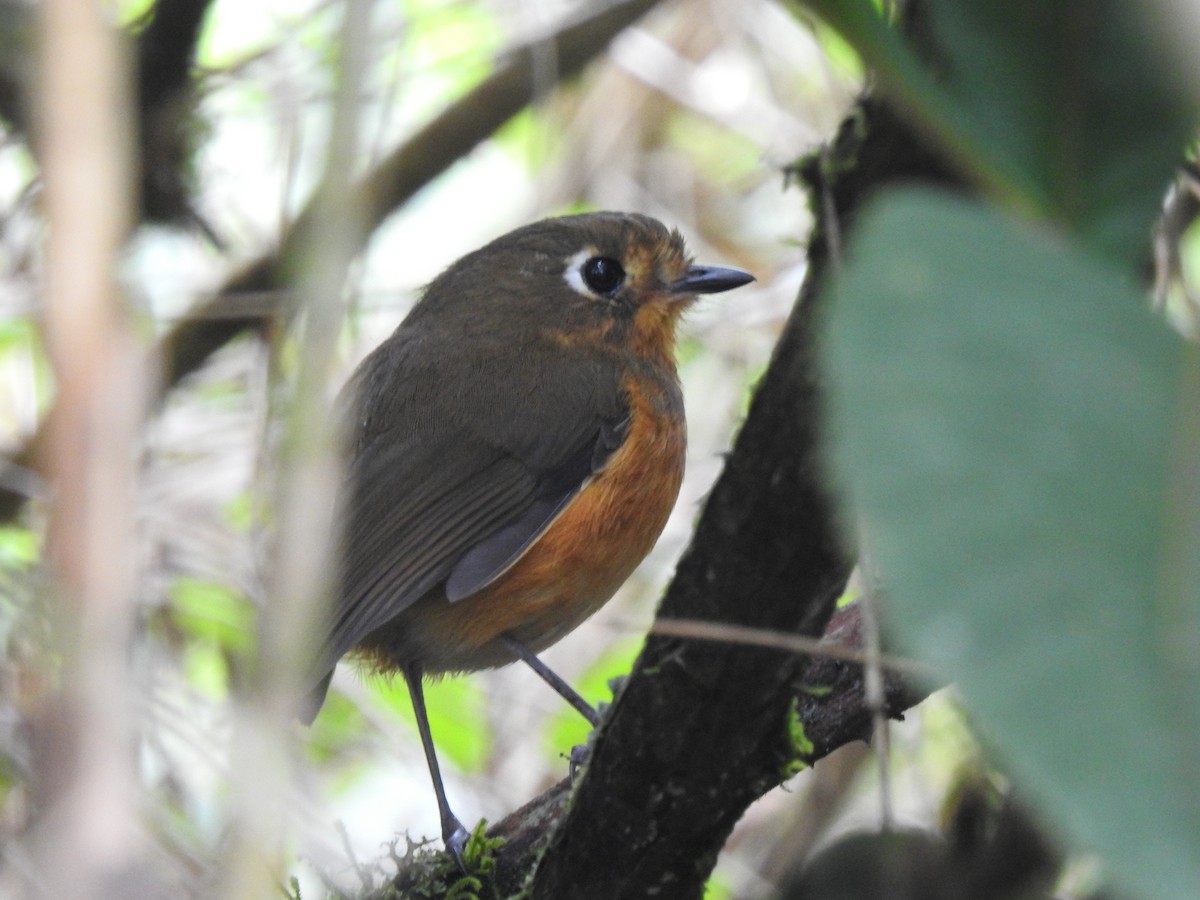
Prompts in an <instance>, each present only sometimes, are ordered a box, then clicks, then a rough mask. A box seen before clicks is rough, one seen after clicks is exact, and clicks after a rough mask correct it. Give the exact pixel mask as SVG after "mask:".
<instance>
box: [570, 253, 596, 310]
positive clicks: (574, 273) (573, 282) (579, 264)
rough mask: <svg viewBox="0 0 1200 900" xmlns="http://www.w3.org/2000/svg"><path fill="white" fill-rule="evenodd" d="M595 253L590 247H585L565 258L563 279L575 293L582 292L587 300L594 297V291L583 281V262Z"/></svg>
mask: <svg viewBox="0 0 1200 900" xmlns="http://www.w3.org/2000/svg"><path fill="white" fill-rule="evenodd" d="M595 255H596V251H595V250H594V249H592V248H591V247H585V248H584V249H582V250H580V251H579V252H578V253H576V254H575V255H574V256H572V257H571V258H570V259H568V260H567V268H566V269H565V270H564V271H563V280H564V281H566V283H567V284H569V285H570V286H571V290H573V291H574V292H575V293H577V294H582V295H583V296H585V297H587V298H588V299H589V300H594V299H595V298H596V292H595V291H593V290H592V289H591V288H590V287H588V286H587V285H586V284H585V283H584V281H583V264H584V263H585V262H587V261H588V260H589V259H591V258H592V257H593V256H595Z"/></svg>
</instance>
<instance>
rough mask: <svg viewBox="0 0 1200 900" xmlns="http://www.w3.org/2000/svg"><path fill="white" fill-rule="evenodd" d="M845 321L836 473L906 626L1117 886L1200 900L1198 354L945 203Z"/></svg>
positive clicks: (860, 249) (874, 278)
mask: <svg viewBox="0 0 1200 900" xmlns="http://www.w3.org/2000/svg"><path fill="white" fill-rule="evenodd" d="M834 299H835V304H834V306H833V308H832V309H831V312H830V315H829V318H828V320H827V321H826V323H825V325H826V326H827V327H826V334H825V341H824V345H823V364H824V366H825V369H826V372H827V376H828V378H829V390H830V413H831V423H830V425H831V429H830V430H831V436H832V437H831V447H830V456H831V464H832V466H833V468H834V470H835V471H836V472H837V474H838V478H839V481H840V483H841V484H842V485H843V486H844V490H845V493H846V495H847V496H848V498H849V500H850V501H851V507H852V509H853V511H854V513H855V521H856V523H857V524H858V526H859V528H860V529H861V533H862V534H863V535H864V536H865V539H866V546H867V548H868V550H869V553H870V558H871V560H872V562H873V563H874V565H875V567H876V568H877V570H878V573H879V574H880V576H881V578H882V579H883V581H884V586H885V590H886V592H887V594H888V596H889V597H890V599H891V601H892V602H891V605H890V606H889V613H890V622H891V624H892V625H893V626H894V627H895V629H896V631H897V632H898V634H899V635H900V637H901V638H902V640H903V642H904V643H906V644H907V647H908V650H909V652H911V653H913V654H914V655H916V656H917V657H919V658H920V659H923V660H925V661H926V662H928V663H930V664H933V665H934V666H936V667H938V668H939V669H940V670H941V671H942V672H944V673H946V674H947V675H948V676H950V677H952V678H953V679H954V680H955V681H957V683H958V684H959V686H960V687H961V689H962V691H963V692H964V694H965V695H966V697H967V699H968V701H969V704H970V706H971V707H972V708H973V709H974V710H975V711H976V712H977V713H978V714H979V716H980V718H981V720H982V724H983V725H984V728H985V733H986V734H987V735H988V736H989V737H990V738H992V739H993V740H994V741H995V743H996V745H997V746H998V748H999V750H1000V751H1001V752H1002V754H1003V755H1004V756H1005V757H1006V758H1007V760H1008V761H1009V763H1010V764H1011V766H1012V767H1013V769H1014V770H1015V771H1016V772H1017V773H1018V774H1020V775H1022V776H1023V778H1024V780H1025V781H1026V782H1027V783H1028V784H1030V785H1031V786H1033V787H1034V788H1036V789H1037V790H1038V791H1040V793H1041V796H1042V800H1043V809H1044V810H1045V811H1046V812H1047V814H1050V815H1053V816H1055V817H1057V818H1058V819H1059V820H1060V821H1061V822H1062V823H1064V824H1066V825H1068V826H1069V828H1070V829H1071V830H1072V831H1073V833H1074V834H1075V835H1076V836H1077V838H1079V839H1080V840H1082V841H1083V842H1085V843H1086V844H1088V845H1090V846H1092V847H1094V848H1096V849H1097V850H1098V851H1099V852H1100V853H1101V854H1102V855H1104V856H1105V857H1106V858H1107V859H1108V861H1109V862H1110V863H1111V864H1112V867H1113V871H1114V873H1115V874H1116V875H1117V876H1118V877H1120V878H1121V879H1123V880H1125V881H1126V882H1127V883H1129V884H1134V885H1137V886H1139V887H1140V889H1141V890H1142V891H1143V892H1144V893H1146V895H1147V896H1153V897H1155V898H1180V900H1183V898H1189V900H1190V898H1195V897H1197V896H1200V790H1197V788H1196V772H1197V771H1200V750H1198V748H1200V734H1198V733H1197V732H1198V728H1197V724H1196V723H1197V722H1198V721H1200V708H1198V705H1197V696H1198V695H1197V692H1196V690H1195V684H1196V662H1195V659H1194V656H1195V653H1196V651H1195V649H1194V648H1195V647H1196V639H1195V637H1196V632H1195V630H1191V627H1192V626H1193V625H1194V623H1195V622H1196V621H1197V620H1198V618H1200V616H1198V613H1200V610H1198V609H1197V607H1198V606H1200V597H1198V596H1197V592H1196V586H1195V585H1194V584H1193V585H1189V586H1186V587H1183V586H1181V585H1180V583H1179V581H1178V579H1176V580H1175V581H1174V582H1172V581H1171V580H1169V579H1165V578H1164V575H1165V574H1166V571H1165V570H1166V568H1167V567H1168V563H1170V562H1171V560H1170V559H1169V556H1168V554H1167V549H1168V548H1170V547H1172V546H1176V547H1178V546H1179V543H1180V542H1179V541H1178V540H1175V539H1173V538H1172V536H1171V534H1170V530H1169V528H1168V526H1169V525H1170V524H1172V523H1174V522H1176V521H1177V520H1186V519H1185V517H1179V516H1176V517H1175V518H1173V519H1168V512H1169V510H1168V497H1169V494H1170V492H1169V491H1168V487H1167V484H1168V477H1169V474H1170V471H1171V470H1170V458H1171V449H1172V447H1173V443H1174V441H1175V439H1176V438H1177V437H1178V436H1179V435H1177V434H1175V433H1174V429H1175V427H1176V425H1177V422H1176V413H1177V408H1178V405H1179V401H1180V387H1181V378H1182V371H1183V365H1182V364H1183V359H1184V356H1185V351H1184V345H1183V342H1182V341H1181V340H1180V339H1179V338H1178V336H1177V335H1176V334H1175V333H1174V332H1172V331H1170V330H1169V329H1168V328H1167V327H1166V326H1165V325H1164V324H1163V323H1162V322H1160V321H1159V320H1157V319H1156V318H1154V317H1153V316H1152V315H1151V314H1150V313H1149V312H1148V310H1147V307H1146V303H1145V299H1144V297H1143V296H1142V294H1141V293H1140V292H1139V291H1138V290H1137V289H1136V288H1135V287H1134V286H1133V285H1131V284H1130V283H1128V282H1127V281H1126V280H1125V279H1124V277H1123V276H1122V275H1121V273H1119V272H1116V271H1113V270H1110V269H1109V268H1107V267H1106V266H1104V265H1101V264H1099V263H1098V262H1097V261H1096V260H1095V259H1094V258H1092V257H1090V256H1088V255H1087V254H1085V253H1084V252H1082V251H1081V250H1080V249H1079V248H1078V247H1076V246H1074V245H1073V244H1072V243H1070V242H1069V241H1067V240H1066V239H1064V238H1063V236H1062V235H1061V234H1058V233H1056V232H1054V231H1052V230H1050V229H1039V228H1035V227H1033V226H1031V225H1029V224H1028V223H1018V222H1016V221H1014V220H1012V219H1011V218H1007V217H1005V216H1002V215H1000V214H998V213H996V212H994V211H992V210H988V209H985V208H983V207H980V206H976V205H973V204H969V203H966V202H964V201H961V200H954V199H950V198H949V197H946V196H942V195H939V194H934V193H930V192H916V191H910V192H904V193H898V194H893V195H891V196H890V197H887V198H886V199H885V200H883V201H882V202H880V203H878V204H877V205H876V206H875V207H874V208H873V209H871V210H870V211H868V212H867V213H864V216H863V218H862V220H861V222H860V225H859V231H858V234H857V239H856V242H855V244H854V245H853V246H852V247H851V254H850V258H849V261H848V267H847V269H846V271H845V272H844V274H843V277H841V278H840V279H839V280H838V283H837V284H836V290H835V297H834ZM1192 355H1193V368H1194V367H1195V365H1196V363H1195V360H1194V356H1195V353H1194V350H1193V351H1192ZM1193 443H1195V441H1193ZM1189 462H1190V464H1192V465H1194V460H1190V461H1189ZM1191 499H1192V500H1193V501H1194V500H1195V496H1194V495H1193V496H1192V498H1191ZM1192 516H1193V519H1194V518H1195V510H1194V509H1193V510H1192ZM1183 546H1184V548H1185V549H1184V552H1191V553H1194V552H1195V550H1196V547H1195V546H1194V545H1193V546H1188V545H1187V544H1186V542H1184V543H1183ZM1191 564H1192V565H1194V561H1192V563H1191ZM1185 568H1186V566H1185ZM1167 584H1174V586H1175V589H1174V590H1171V591H1169V592H1165V591H1164V585H1167ZM1181 622H1182V623H1185V625H1186V626H1187V627H1188V628H1189V630H1187V631H1185V632H1184V634H1186V635H1188V637H1187V638H1186V640H1184V641H1182V642H1181V641H1180V640H1179V639H1178V633H1179V631H1180V628H1181V625H1180V623H1181ZM1172 638H1175V640H1172ZM1181 643H1182V644H1184V645H1185V646H1186V647H1187V648H1190V649H1189V652H1185V653H1179V652H1178V651H1179V647H1180V644H1181Z"/></svg>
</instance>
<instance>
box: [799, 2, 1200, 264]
mask: <svg viewBox="0 0 1200 900" xmlns="http://www.w3.org/2000/svg"><path fill="white" fill-rule="evenodd" d="M806 5H807V6H810V7H811V8H813V9H814V10H815V11H816V12H817V13H818V14H819V15H820V16H821V17H822V18H823V19H824V20H825V21H826V22H827V23H828V24H829V25H831V26H832V27H834V28H836V29H837V30H838V31H839V32H840V33H841V34H842V35H843V36H844V37H845V38H846V40H847V41H849V42H850V43H851V44H852V45H853V46H854V47H855V49H857V50H858V52H859V53H861V54H862V56H863V58H864V59H865V60H866V61H867V62H868V63H869V64H870V66H871V68H872V70H873V71H874V72H875V74H876V75H877V77H878V79H879V81H880V85H881V87H882V88H883V90H884V91H885V92H887V93H888V94H890V95H891V96H892V97H893V98H894V99H895V100H896V101H898V102H899V103H900V104H901V105H902V106H903V107H904V109H905V110H906V112H907V113H908V114H909V115H910V116H911V118H912V120H913V122H914V123H915V124H917V125H919V126H920V127H922V128H923V129H924V130H925V131H926V133H927V134H929V135H930V136H931V137H932V138H933V139H935V140H937V141H938V142H939V143H941V144H942V146H943V148H944V149H945V150H946V152H947V154H948V155H949V157H950V158H951V159H953V160H955V162H956V163H957V164H958V165H959V166H960V167H961V168H962V170H963V171H964V172H966V173H967V174H968V175H970V176H971V177H972V178H974V179H975V180H976V181H977V182H978V183H980V184H981V185H982V186H984V187H985V188H986V189H988V190H989V191H990V192H991V193H992V194H993V196H995V197H997V198H999V199H1001V200H1002V201H1003V202H1005V203H1007V204H1008V205H1010V206H1012V207H1014V208H1016V209H1020V210H1023V211H1026V212H1032V213H1034V214H1037V215H1040V216H1044V217H1048V218H1050V219H1052V220H1054V221H1057V222H1060V223H1062V224H1064V225H1066V226H1068V227H1069V228H1070V229H1072V230H1075V231H1076V232H1077V233H1078V234H1079V235H1080V236H1081V238H1082V239H1083V240H1084V242H1085V243H1087V244H1088V245H1089V246H1091V247H1092V248H1094V249H1095V250H1097V251H1098V252H1100V253H1101V254H1103V255H1106V256H1109V257H1110V258H1113V259H1116V260H1119V261H1122V262H1124V263H1126V264H1131V263H1134V262H1136V261H1138V260H1139V259H1140V258H1141V257H1142V256H1144V255H1145V252H1146V249H1147V247H1148V245H1149V239H1150V229H1151V225H1152V223H1153V221H1154V219H1155V217H1156V215H1157V213H1158V210H1159V207H1160V205H1161V202H1162V198H1163V195H1164V193H1165V191H1166V187H1167V186H1168V185H1169V183H1170V180H1171V175H1172V172H1173V171H1174V169H1175V167H1176V166H1177V165H1178V163H1179V160H1180V159H1181V157H1182V154H1183V149H1184V147H1185V145H1186V143H1187V141H1188V140H1189V139H1190V138H1191V136H1192V135H1193V133H1194V129H1195V125H1196V121H1197V115H1196V110H1194V109H1190V108H1189V107H1188V105H1187V103H1186V102H1185V99H1184V94H1183V91H1182V90H1181V89H1180V86H1179V85H1178V84H1177V83H1176V82H1175V81H1174V80H1173V75H1174V73H1173V72H1171V70H1170V68H1169V64H1168V63H1167V62H1166V60H1167V59H1168V56H1167V54H1165V53H1164V52H1163V49H1162V48H1161V47H1160V46H1158V44H1157V42H1156V41H1155V40H1154V39H1153V38H1152V36H1151V35H1150V33H1149V30H1148V28H1147V23H1146V21H1145V18H1146V17H1145V16H1144V15H1140V13H1141V11H1142V10H1141V7H1138V6H1136V5H1131V4H1128V3H1122V2H1120V0H1099V2H1096V0H1092V2H1088V3H1084V2H1082V0H1074V2H1066V3H1044V2H1039V0H1020V2H1016V3H1013V2H1001V0H975V2H971V3H962V2H961V0H930V2H928V3H925V4H922V6H921V11H922V18H923V21H924V22H926V23H927V30H928V32H929V35H930V36H931V41H930V43H932V45H933V46H934V48H935V50H934V52H933V53H932V54H931V55H932V56H933V57H934V62H933V64H931V65H930V64H926V63H924V62H923V61H922V60H921V59H920V58H919V57H918V55H917V53H916V52H915V51H914V50H913V49H912V48H911V47H909V46H908V44H907V42H906V41H905V39H904V38H903V37H902V36H901V34H900V33H899V31H898V30H897V29H895V28H892V27H891V26H890V25H889V23H888V22H887V21H886V20H885V19H884V17H883V16H882V15H880V14H879V13H878V12H877V11H876V10H875V8H874V6H873V4H870V3H865V2H857V3H855V2H844V0H817V2H810V3H808V4H806ZM927 55H929V54H927ZM1118 60H1119V63H1116V62H1115V61H1118ZM935 73H936V78H935Z"/></svg>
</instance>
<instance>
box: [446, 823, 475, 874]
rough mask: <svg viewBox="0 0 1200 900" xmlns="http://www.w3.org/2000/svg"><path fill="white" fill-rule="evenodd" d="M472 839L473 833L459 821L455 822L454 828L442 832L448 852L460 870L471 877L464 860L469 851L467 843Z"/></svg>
mask: <svg viewBox="0 0 1200 900" xmlns="http://www.w3.org/2000/svg"><path fill="white" fill-rule="evenodd" d="M470 838H471V832H469V831H467V829H465V828H464V827H463V825H462V822H459V821H458V820H457V819H455V820H454V822H453V825H452V827H450V828H449V829H444V830H443V831H442V843H443V844H445V846H446V852H447V853H449V854H450V855H451V856H453V857H454V861H455V862H456V863H458V868H459V869H461V870H462V873H463V874H464V875H469V874H470V872H469V871H468V870H467V864H466V862H465V861H464V860H463V852H464V851H465V850H466V849H467V841H468V840H470Z"/></svg>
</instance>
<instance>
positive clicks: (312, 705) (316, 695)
mask: <svg viewBox="0 0 1200 900" xmlns="http://www.w3.org/2000/svg"><path fill="white" fill-rule="evenodd" d="M332 679H333V670H332V669H330V670H329V671H328V672H326V673H325V677H324V678H322V679H321V680H320V681H318V682H317V683H316V686H314V687H313V689H312V690H311V691H309V692H308V694H306V695H305V697H304V699H303V700H302V701H300V708H299V709H298V710H297V711H296V718H298V719H299V720H300V721H301V722H303V723H304V724H305V725H311V724H312V723H313V720H314V719H315V718H316V717H317V713H318V712H320V711H321V706H322V704H324V702H325V695H326V694H327V693H329V682H330V681H331V680H332Z"/></svg>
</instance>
